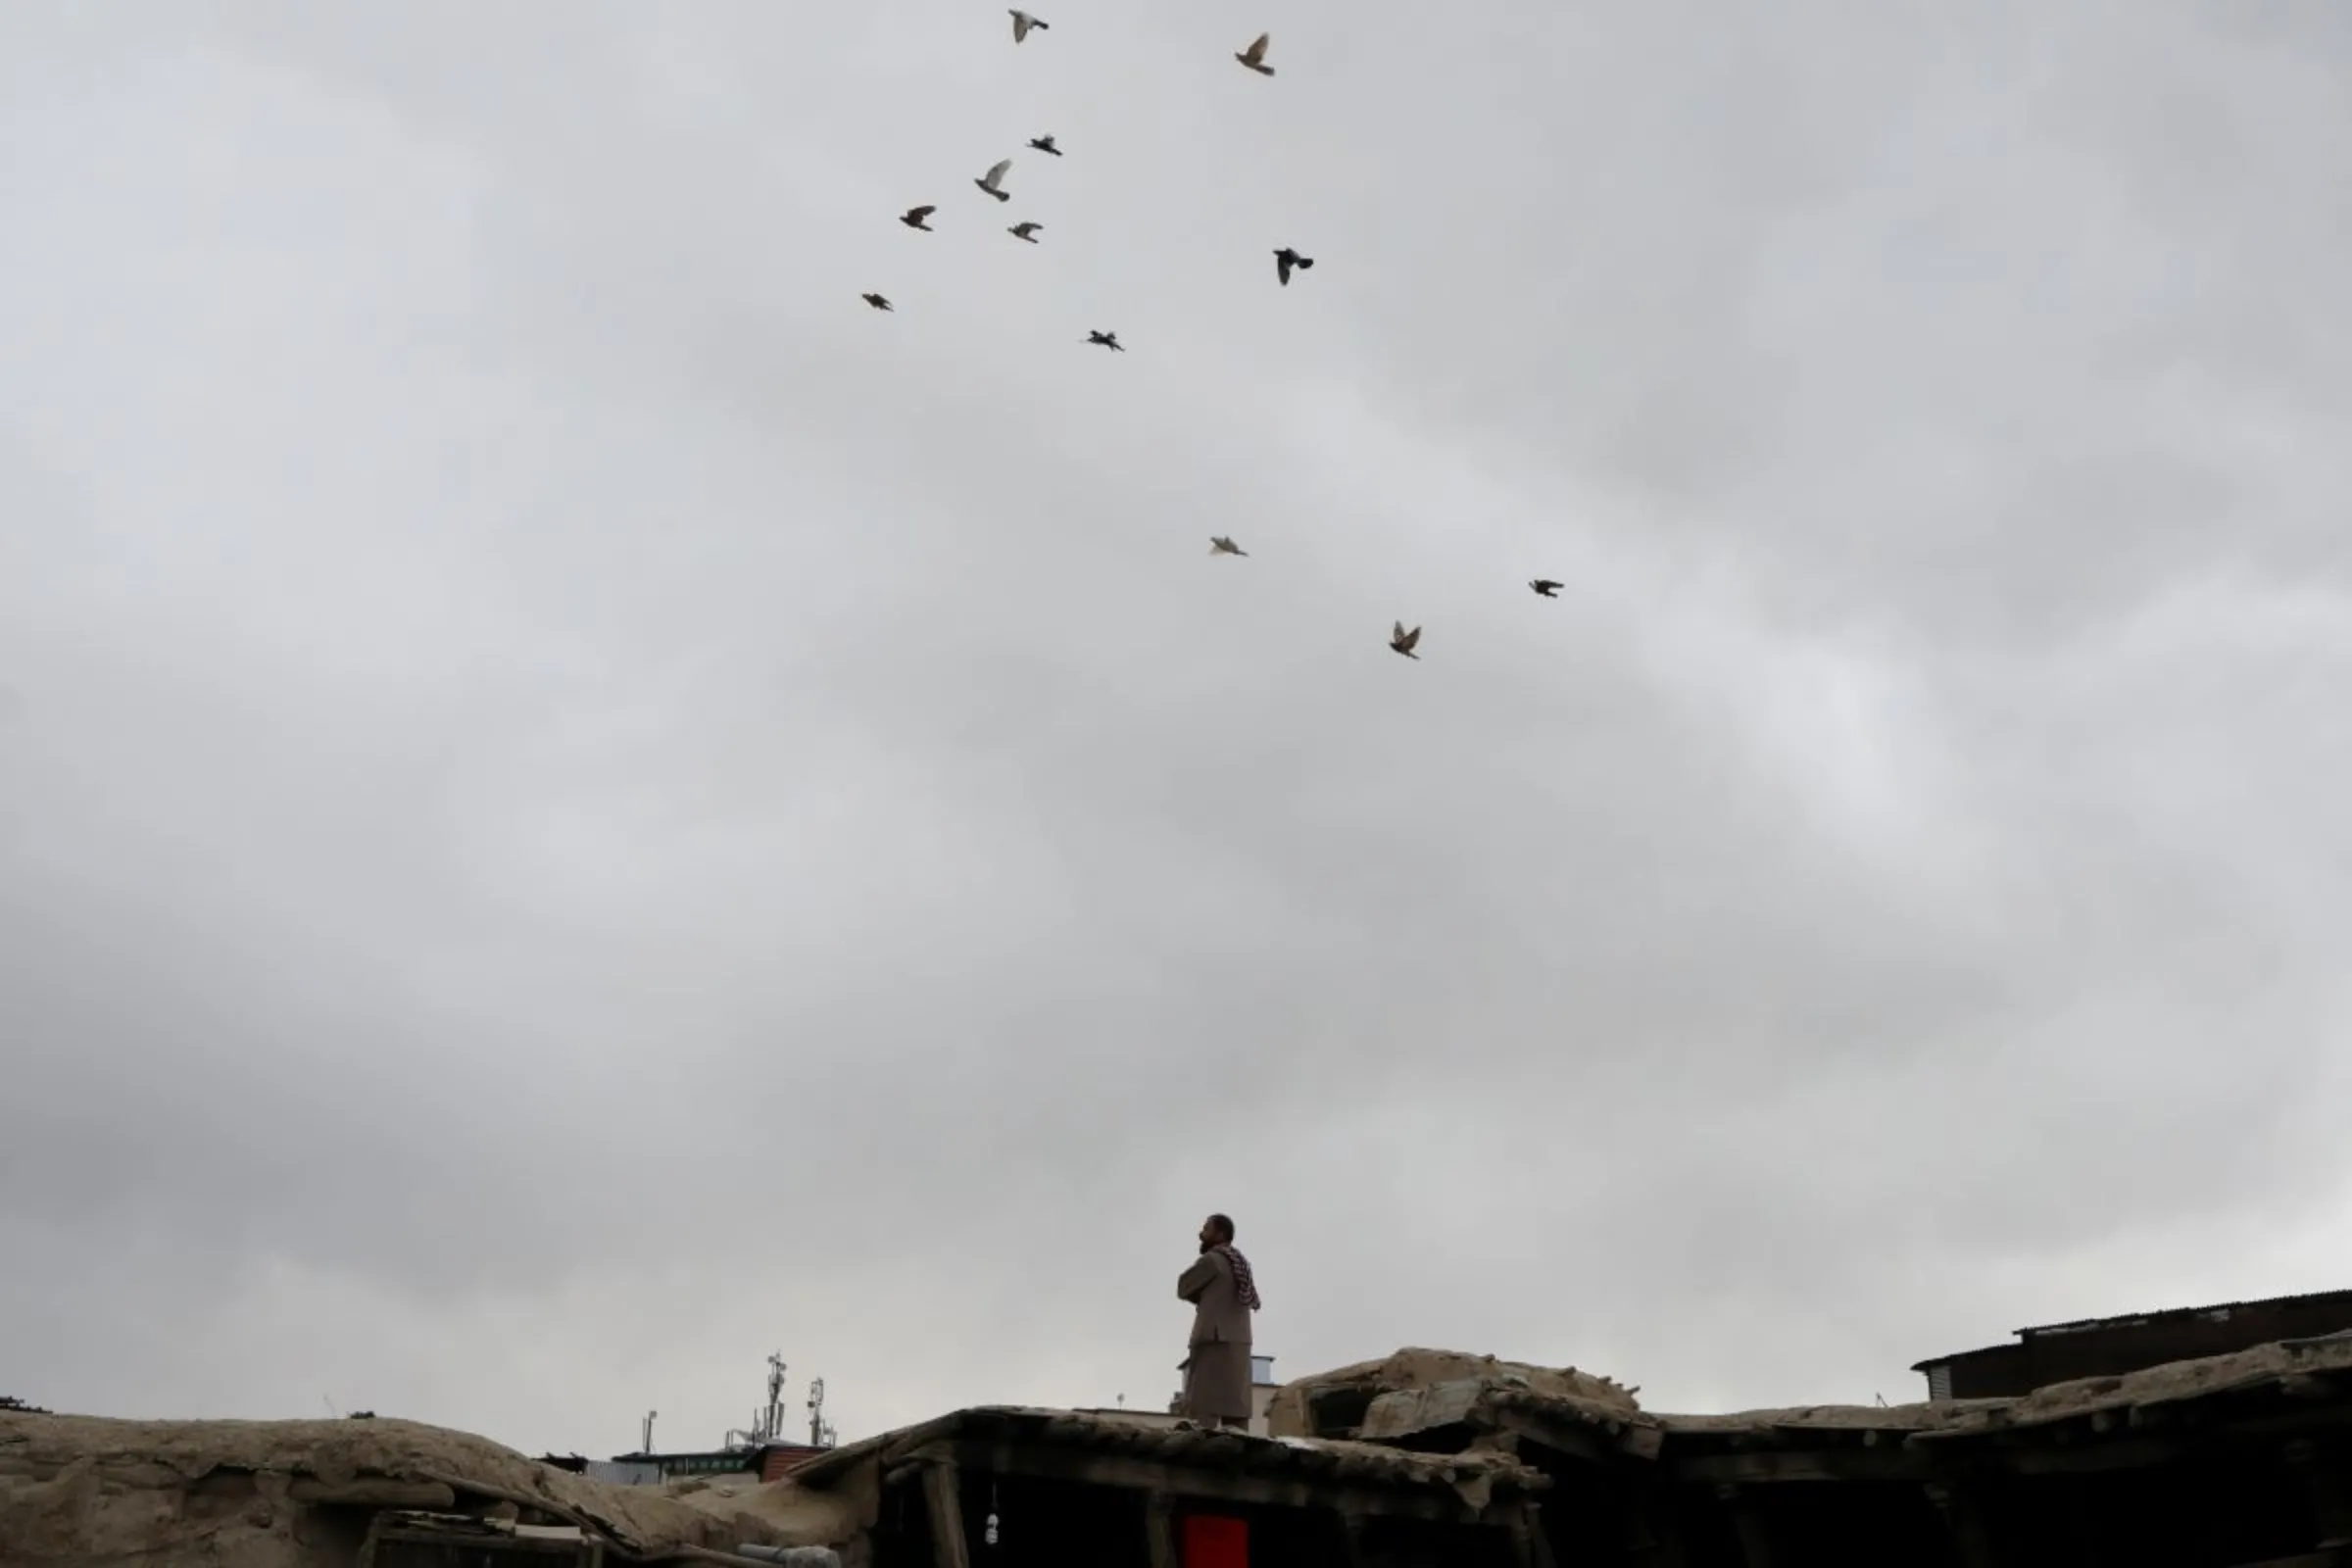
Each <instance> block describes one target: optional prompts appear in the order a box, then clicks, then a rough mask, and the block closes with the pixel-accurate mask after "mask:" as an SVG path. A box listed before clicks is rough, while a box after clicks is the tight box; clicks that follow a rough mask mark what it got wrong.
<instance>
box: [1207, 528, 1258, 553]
mask: <svg viewBox="0 0 2352 1568" xmlns="http://www.w3.org/2000/svg"><path fill="white" fill-rule="evenodd" d="M1208 553H1209V554H1210V555H1212V556H1246V555H1248V554H1249V553H1250V552H1249V551H1247V550H1244V549H1243V548H1242V547H1241V546H1240V545H1237V544H1235V543H1234V542H1233V541H1232V540H1231V539H1229V538H1227V537H1226V536H1225V535H1223V534H1221V533H1220V534H1216V535H1213V536H1211V537H1210V539H1209V541H1208Z"/></svg>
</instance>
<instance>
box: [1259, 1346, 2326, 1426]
mask: <svg viewBox="0 0 2352 1568" xmlns="http://www.w3.org/2000/svg"><path fill="white" fill-rule="evenodd" d="M2346 1371H2352V1334H2335V1335H2328V1336H2325V1337H2322V1338H2316V1339H2309V1340H2288V1341H2284V1342H2282V1343H2279V1344H2276V1345H2263V1346H2256V1347H2254V1348H2251V1349H2246V1350H2239V1351H2235V1352H2233V1353H2231V1354H2229V1355H2217V1356H2208V1357H2205V1358H2203V1359H2200V1360H2193V1361H2175V1362H2172V1363H2170V1364H2168V1365H2165V1366H2156V1367H2149V1368H2147V1369H2145V1370H2144V1371H2139V1372H2131V1373H2127V1374H2124V1375H2122V1376H2118V1377H2105V1378H2082V1379H2078V1380H2076V1381H2074V1382H2070V1383H2054V1384H2051V1385H2049V1386H2048V1387H2046V1388H2042V1389H2036V1390H2035V1391H2034V1393H2032V1394H2030V1395H2025V1396H2022V1397H2015V1398H1999V1399H1945V1400H1940V1401H1936V1402H1927V1401H1918V1402H1912V1403H1906V1404H1894V1405H1872V1404H1861V1405H1855V1404H1818V1405H1798V1406H1791V1407H1788V1408H1783V1409H1770V1410H1734V1411H1729V1412H1726V1413H1723V1414H1720V1415H1678V1414H1673V1413H1669V1412H1652V1411H1644V1410H1642V1408H1641V1407H1640V1405H1639V1404H1638V1403H1637V1402H1636V1401H1635V1400H1634V1398H1633V1397H1632V1393H1631V1391H1629V1390H1626V1389H1624V1388H1622V1387H1620V1386H1619V1385H1618V1384H1617V1383H1616V1382H1615V1381H1614V1380H1613V1379H1609V1378H1605V1377H1601V1376H1600V1375H1599V1374H1596V1373H1591V1372H1583V1371H1579V1370H1578V1369H1576V1368H1574V1367H1562V1368H1551V1367H1542V1366H1536V1365H1533V1364H1531V1363H1528V1362H1524V1361H1506V1360H1503V1359H1501V1358H1499V1357H1496V1356H1483V1355H1470V1354H1466V1353H1464V1352H1461V1351H1452V1350H1426V1349H1404V1350H1398V1351H1397V1353H1396V1354H1395V1355H1392V1356H1389V1357H1387V1358H1386V1359H1384V1360H1379V1361H1359V1362H1357V1363H1355V1364H1354V1365H1352V1366H1344V1367H1339V1368H1335V1369H1334V1370H1332V1371H1329V1372H1318V1373H1315V1374H1313V1375H1311V1376H1308V1377H1303V1378H1299V1379H1298V1380H1297V1381H1295V1382H1292V1383H1290V1384H1286V1385H1285V1386H1284V1387H1283V1389H1282V1390H1281V1392H1279V1393H1278V1394H1276V1395H1275V1397H1274V1399H1273V1403H1272V1406H1271V1408H1270V1409H1269V1410H1268V1412H1267V1423H1268V1429H1269V1430H1270V1431H1272V1432H1275V1433H1277V1434H1291V1435H1306V1434H1309V1433H1310V1432H1311V1430H1312V1428H1311V1427H1310V1426H1309V1424H1308V1422H1307V1408H1306V1405H1307V1401H1308V1400H1309V1399H1310V1398H1311V1397H1313V1396H1314V1395H1316V1394H1318V1393H1324V1392H1328V1391H1331V1390H1334V1389H1348V1390H1354V1391H1357V1392H1361V1393H1369V1394H1372V1395H1373V1396H1374V1397H1375V1400H1376V1404H1375V1406H1374V1407H1373V1408H1370V1409H1368V1410H1367V1412H1366V1421H1365V1428H1366V1435H1367V1436H1370V1435H1373V1434H1374V1433H1375V1432H1378V1433H1379V1434H1380V1435H1381V1436H1390V1435H1392V1434H1391V1433H1390V1432H1389V1431H1388V1428H1390V1427H1396V1428H1397V1431H1399V1432H1402V1431H1409V1430H1411V1429H1412V1424H1413V1423H1414V1422H1416V1421H1421V1422H1424V1423H1428V1422H1431V1421H1432V1420H1433V1419H1434V1418H1435V1417H1436V1416H1438V1415H1442V1414H1444V1413H1446V1411H1449V1410H1451V1409H1453V1408H1454V1407H1456V1406H1459V1407H1460V1408H1461V1409H1462V1410H1463V1411H1467V1410H1468V1409H1469V1408H1470V1406H1471V1404H1472V1403H1473V1402H1474V1401H1473V1400H1471V1399H1470V1398H1468V1397H1464V1396H1465V1393H1468V1394H1493V1395H1496V1396H1499V1397H1501V1398H1502V1400H1503V1401H1505V1402H1508V1401H1510V1400H1512V1399H1515V1398H1523V1397H1533V1398H1536V1399H1540V1400H1545V1401H1549V1402H1556V1403H1557V1404H1559V1405H1561V1406H1563V1407H1565V1408H1567V1409H1569V1410H1572V1411H1574V1412H1575V1413H1577V1414H1580V1415H1583V1416H1585V1417H1586V1418H1587V1419H1601V1420H1614V1421H1617V1422H1621V1423H1623V1424H1625V1425H1627V1426H1629V1427H1632V1426H1654V1427H1657V1428H1659V1429H1661V1430H1663V1431H1664V1432H1666V1433H1669V1434H1671V1433H1675V1432H1689V1433H1692V1434H1699V1433H1707V1432H1745V1431H1759V1430H1764V1429H1770V1428H1784V1429H1786V1428H1803V1427H1821V1428H1835V1429H1841V1430H1854V1431H1863V1430H1868V1431H1881V1432H1942V1431H1960V1430H1966V1429H1969V1428H1974V1427H1990V1426H2002V1427H2028V1426H2039V1425H2043V1424H2046V1423H2049V1422H2054V1421H2066V1420H2072V1419H2075V1418H2078V1417H2081V1416H2085V1415H2089V1414H2091V1413H2093V1412H2095V1411H2098V1410H2103V1409H2129V1408H2130V1407H2131V1406H2133V1405H2148V1404H2165V1403H2171V1402H2174V1401H2178V1400H2182V1399H2194V1398H2199V1397H2203V1396H2206V1395H2209V1394H2216V1393H2220V1392H2222V1391H2224V1390H2228V1389H2237V1388H2248V1387H2253V1386H2257V1385H2260V1384H2264V1383H2269V1382H2276V1381H2278V1380H2281V1379H2285V1378H2292V1377H2296V1376H2309V1375H2313V1374H2323V1373H2331V1372H2346ZM1391 1397H1393V1401H1394V1402H1393V1405H1392V1409H1394V1410H1395V1411H1396V1412H1397V1413H1394V1414H1390V1413H1388V1412H1387V1411H1384V1410H1382V1409H1381V1408H1379V1407H1378V1404H1377V1401H1378V1400H1380V1399H1383V1398H1391Z"/></svg>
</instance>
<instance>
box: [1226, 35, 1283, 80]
mask: <svg viewBox="0 0 2352 1568" xmlns="http://www.w3.org/2000/svg"><path fill="white" fill-rule="evenodd" d="M1273 41H1274V35H1273V34H1272V33H1270V32H1261V33H1259V34H1258V35H1257V41H1256V42H1255V43H1253V44H1251V45H1250V47H1249V48H1247V49H1244V50H1243V51H1242V52H1241V53H1239V54H1237V55H1235V56H1234V57H1233V58H1234V59H1236V60H1239V61H1240V62H1241V63H1242V64H1243V65H1245V66H1248V67H1249V68H1250V70H1251V71H1254V72H1256V73H1258V74H1259V75H1261V76H1271V75H1272V74H1274V68H1273V67H1272V66H1269V65H1267V64H1266V45H1267V44H1269V43H1271V42H1273Z"/></svg>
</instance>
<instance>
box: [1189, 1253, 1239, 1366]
mask: <svg viewBox="0 0 2352 1568" xmlns="http://www.w3.org/2000/svg"><path fill="white" fill-rule="evenodd" d="M1176 1295H1177V1297H1178V1298H1179V1299H1182V1300H1187V1301H1190V1302H1192V1303H1193V1337H1192V1339H1191V1341H1189V1342H1188V1343H1190V1344H1193V1345H1248V1344H1249V1343H1250V1308H1249V1307H1247V1306H1245V1305H1244V1304H1242V1298H1241V1293H1240V1291H1239V1290H1237V1289H1236V1288H1235V1286H1234V1282H1233V1264H1232V1263H1231V1262H1229V1261H1227V1259H1226V1256H1225V1254H1224V1253H1223V1252H1219V1251H1214V1250H1211V1251H1206V1252H1202V1253H1201V1259H1200V1261H1199V1262H1197V1263H1195V1264H1194V1265H1193V1266H1192V1267H1191V1268H1188V1269H1186V1270H1185V1271H1184V1272H1183V1273H1182V1274H1179V1275H1178V1276H1177V1277H1176Z"/></svg>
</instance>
